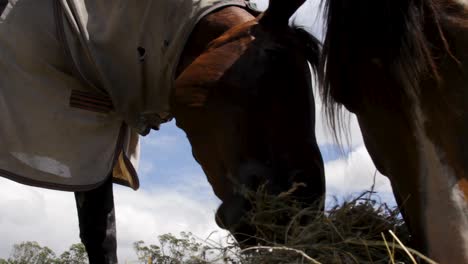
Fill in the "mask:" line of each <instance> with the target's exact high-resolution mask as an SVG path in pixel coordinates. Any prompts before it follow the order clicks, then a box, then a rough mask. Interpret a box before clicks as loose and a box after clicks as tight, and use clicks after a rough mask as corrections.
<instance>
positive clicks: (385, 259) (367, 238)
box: [225, 189, 434, 264]
mask: <svg viewBox="0 0 468 264" xmlns="http://www.w3.org/2000/svg"><path fill="white" fill-rule="evenodd" d="M249 199H250V201H251V202H252V204H253V209H252V210H251V211H250V213H249V214H248V216H247V221H249V222H250V223H251V224H252V225H253V226H255V227H256V230H257V234H256V236H255V238H256V239H257V241H258V242H259V246H257V247H251V248H247V249H244V250H241V251H239V252H238V253H239V254H237V257H236V258H235V259H236V260H232V259H231V260H230V262H228V261H226V262H225V263H252V264H253V263H255V264H259V263H268V264H274V263H346V264H347V263H392V264H395V263H417V261H423V260H425V261H427V262H428V263H434V262H431V261H430V260H429V259H427V258H425V257H424V256H423V255H421V254H420V253H418V252H417V251H415V250H412V249H410V248H407V247H406V246H405V245H407V244H408V243H409V242H410V235H409V233H408V230H407V228H406V226H405V224H404V222H403V220H402V218H401V216H400V212H399V210H398V209H397V208H390V207H388V206H387V204H386V203H382V202H381V201H379V199H378V197H377V195H376V194H375V193H374V192H372V191H367V192H364V193H362V194H361V195H359V196H357V197H356V198H354V199H352V200H350V201H345V202H342V203H340V204H338V202H337V200H336V199H335V205H334V206H332V207H331V208H329V209H327V210H326V211H325V213H323V212H317V209H316V208H320V206H319V207H317V206H311V207H306V208H304V206H302V205H301V204H299V203H297V202H295V199H294V198H293V197H288V196H287V195H286V196H281V195H280V196H271V195H267V194H266V193H265V192H264V190H262V189H260V190H259V191H258V192H256V193H251V194H249ZM286 219H288V221H287V222H285V220H286ZM390 232H391V233H390ZM397 239H398V241H397Z"/></svg>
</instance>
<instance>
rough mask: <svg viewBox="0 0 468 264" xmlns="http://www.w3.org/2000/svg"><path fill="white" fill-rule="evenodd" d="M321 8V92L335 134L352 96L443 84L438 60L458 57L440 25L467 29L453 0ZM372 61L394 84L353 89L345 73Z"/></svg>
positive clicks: (364, 98) (338, 1)
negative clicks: (430, 81)
mask: <svg viewBox="0 0 468 264" xmlns="http://www.w3.org/2000/svg"><path fill="white" fill-rule="evenodd" d="M321 7H322V9H323V10H324V16H325V27H326V35H325V41H324V44H323V50H322V58H321V61H320V71H319V73H320V77H319V79H320V92H321V96H322V100H323V104H324V107H325V111H326V114H327V117H328V122H329V125H330V126H331V128H332V129H333V131H335V133H337V130H338V129H339V128H340V127H342V126H341V125H342V124H341V121H340V117H339V113H340V112H341V111H340V110H341V108H342V106H343V104H344V103H345V104H346V106H347V107H349V106H351V109H350V110H351V111H353V109H352V102H351V101H352V99H353V98H359V102H365V103H372V102H374V103H381V102H385V101H388V98H389V97H390V98H392V99H402V98H407V95H409V94H412V95H417V94H419V93H420V92H421V89H422V87H420V83H421V81H422V80H427V79H433V80H434V81H436V82H439V83H440V82H442V81H443V80H442V78H441V76H440V73H439V69H438V62H439V59H440V58H441V57H445V56H450V57H451V58H452V59H454V60H455V61H457V60H456V58H455V56H454V55H453V54H452V52H451V50H450V46H449V41H447V39H446V35H448V34H449V32H447V31H445V28H446V27H447V26H449V27H459V28H464V29H468V14H467V10H466V9H464V7H462V6H461V4H459V3H456V2H455V1H454V0H378V1H376V0H360V1H349V0H322V2H321ZM457 62H458V61H457ZM373 63H375V64H378V66H379V67H381V69H382V70H383V71H384V72H385V73H386V74H388V75H389V77H391V78H392V79H393V80H394V81H395V82H396V84H397V85H391V86H390V85H388V86H389V87H388V88H387V90H382V88H381V87H378V86H377V87H376V86H368V87H363V86H359V87H358V86H356V85H354V84H353V83H352V82H351V81H350V80H351V78H352V76H350V72H362V71H363V70H365V69H369V67H371V66H372V67H376V66H377V65H374V64H373ZM364 67H367V68H364ZM386 99H387V100H386ZM341 113H342V112H341ZM335 138H337V136H336V134H335Z"/></svg>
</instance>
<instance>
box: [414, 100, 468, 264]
mask: <svg viewBox="0 0 468 264" xmlns="http://www.w3.org/2000/svg"><path fill="white" fill-rule="evenodd" d="M414 110H415V114H416V120H415V124H416V126H415V127H416V131H415V134H416V138H417V140H418V143H419V155H420V157H419V158H420V175H419V177H420V178H419V181H420V183H421V185H420V186H421V187H420V191H421V192H422V197H423V198H422V199H423V200H422V201H421V206H422V207H423V208H422V209H423V212H424V213H425V215H424V216H423V219H424V223H422V224H424V229H425V233H426V234H425V236H426V239H427V246H428V252H429V257H431V258H434V259H435V260H436V261H439V262H440V263H468V207H467V203H466V201H465V199H464V194H463V193H462V192H461V191H460V188H459V186H458V185H457V178H456V176H455V173H454V169H453V168H451V167H450V166H449V165H448V164H447V163H446V162H444V160H445V157H444V156H445V155H444V153H443V152H442V151H441V150H440V149H439V148H438V147H437V146H436V145H435V144H434V143H433V142H432V141H431V140H430V139H429V137H428V136H427V134H426V132H425V129H424V122H425V117H424V115H423V112H422V110H421V108H420V107H419V105H417V106H416V107H415V109H414Z"/></svg>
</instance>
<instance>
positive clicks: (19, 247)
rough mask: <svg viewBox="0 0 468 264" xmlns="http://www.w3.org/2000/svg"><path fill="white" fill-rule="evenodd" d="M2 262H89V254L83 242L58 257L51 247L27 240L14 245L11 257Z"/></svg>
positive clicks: (14, 263) (42, 263)
mask: <svg viewBox="0 0 468 264" xmlns="http://www.w3.org/2000/svg"><path fill="white" fill-rule="evenodd" d="M0 264H88V254H87V253H86V249H85V247H84V245H83V244H73V245H71V246H70V248H69V249H68V251H65V252H63V253H62V254H61V255H60V257H59V258H58V257H57V256H56V254H55V253H54V252H53V251H52V250H51V249H50V248H48V247H42V246H41V245H39V244H38V243H37V242H34V241H27V242H22V243H20V244H15V245H13V250H12V252H11V254H10V258H8V260H5V259H0Z"/></svg>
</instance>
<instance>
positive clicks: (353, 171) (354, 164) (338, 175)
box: [325, 146, 395, 204]
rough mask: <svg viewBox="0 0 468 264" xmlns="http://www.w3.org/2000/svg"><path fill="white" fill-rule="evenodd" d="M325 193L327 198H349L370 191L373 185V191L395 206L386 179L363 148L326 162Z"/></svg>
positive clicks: (388, 182)
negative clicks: (343, 157) (345, 156)
mask: <svg viewBox="0 0 468 264" xmlns="http://www.w3.org/2000/svg"><path fill="white" fill-rule="evenodd" d="M325 175H327V192H328V195H329V196H338V197H349V196H351V195H352V194H356V193H360V192H362V191H366V190H370V189H371V187H372V185H373V183H374V176H375V187H374V188H375V189H374V190H375V191H376V192H378V193H379V194H381V195H382V196H383V197H385V198H387V201H386V202H389V203H391V204H395V202H394V201H393V199H391V200H388V198H392V195H391V194H392V188H391V186H390V181H389V180H388V178H386V177H385V176H383V175H382V174H380V173H379V172H378V171H377V170H376V168H375V166H374V164H373V162H372V160H371V158H370V156H369V153H368V152H367V150H366V148H365V147H364V146H360V147H358V148H356V149H355V150H354V151H352V152H351V153H350V154H349V155H348V157H347V158H345V159H339V160H335V161H331V162H328V163H327V164H326V165H325Z"/></svg>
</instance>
